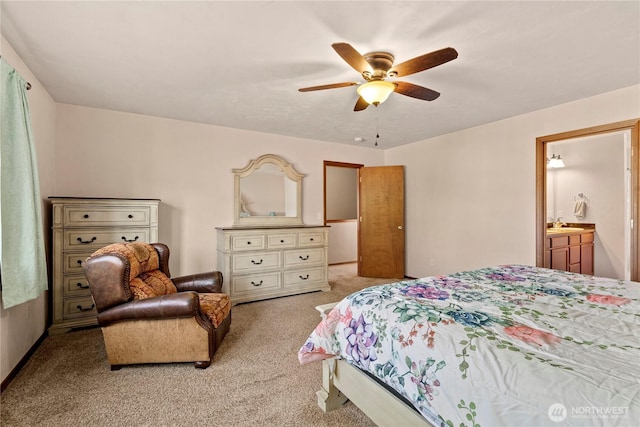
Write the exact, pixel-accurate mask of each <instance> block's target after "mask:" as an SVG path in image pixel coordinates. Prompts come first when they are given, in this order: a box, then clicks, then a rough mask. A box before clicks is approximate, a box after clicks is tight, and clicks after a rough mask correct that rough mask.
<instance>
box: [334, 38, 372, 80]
mask: <svg viewBox="0 0 640 427" xmlns="http://www.w3.org/2000/svg"><path fill="white" fill-rule="evenodd" d="M331 47H333V49H334V50H335V51H336V52H338V55H340V56H341V57H342V59H344V60H345V61H346V62H347V64H349V65H351V67H353V69H354V70H356V71H357V72H358V73H360V74H362V73H363V72H364V71H369V72H370V73H373V68H371V64H369V63H368V62H367V60H366V59H364V56H362V55H360V52H358V51H357V50H355V49H354V48H353V46H351V45H350V44H349V43H334V44H332V45H331Z"/></svg>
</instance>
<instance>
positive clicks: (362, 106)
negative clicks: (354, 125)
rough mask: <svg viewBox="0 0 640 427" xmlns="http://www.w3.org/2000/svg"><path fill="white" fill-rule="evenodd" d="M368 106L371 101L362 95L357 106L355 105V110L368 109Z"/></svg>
mask: <svg viewBox="0 0 640 427" xmlns="http://www.w3.org/2000/svg"><path fill="white" fill-rule="evenodd" d="M368 106H369V103H368V102H367V101H365V100H364V98H363V97H361V96H360V97H358V101H357V102H356V106H355V107H353V111H362V110H366V109H367V107H368Z"/></svg>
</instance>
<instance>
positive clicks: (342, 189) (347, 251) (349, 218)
mask: <svg viewBox="0 0 640 427" xmlns="http://www.w3.org/2000/svg"><path fill="white" fill-rule="evenodd" d="M363 166H364V165H361V164H356V163H342V162H332V161H328V160H325V161H324V225H329V226H331V228H329V242H330V243H329V255H328V257H329V265H336V264H346V263H355V262H357V259H358V171H359V169H360V168H361V167H363Z"/></svg>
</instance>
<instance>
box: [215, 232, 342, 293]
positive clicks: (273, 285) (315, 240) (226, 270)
mask: <svg viewBox="0 0 640 427" xmlns="http://www.w3.org/2000/svg"><path fill="white" fill-rule="evenodd" d="M328 229H329V227H327V226H323V225H318V226H313V225H301V226H294V227H251V228H249V227H246V228H245V227H217V228H216V230H217V232H218V264H217V269H218V270H220V271H222V274H223V277H224V282H223V283H224V284H223V289H224V290H223V292H225V293H228V294H229V295H230V296H231V301H232V302H233V303H234V304H237V303H241V302H247V301H256V300H262V299H267V298H273V297H279V296H285V295H294V294H300V293H304V292H312V291H318V290H321V291H329V290H331V287H330V286H329V282H328V267H327V249H328V245H329V241H328V240H329V237H328V236H329V234H328Z"/></svg>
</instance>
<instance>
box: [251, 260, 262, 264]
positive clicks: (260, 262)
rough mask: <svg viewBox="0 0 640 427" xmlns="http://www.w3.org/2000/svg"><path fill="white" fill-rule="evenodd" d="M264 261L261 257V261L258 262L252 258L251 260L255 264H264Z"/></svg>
mask: <svg viewBox="0 0 640 427" xmlns="http://www.w3.org/2000/svg"><path fill="white" fill-rule="evenodd" d="M262 261H263V260H262V259H260V261H258V262H256V261H255V260H253V259H252V260H251V264H253V265H260V264H262Z"/></svg>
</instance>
